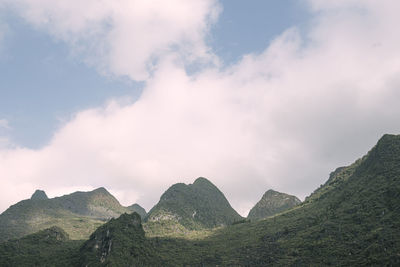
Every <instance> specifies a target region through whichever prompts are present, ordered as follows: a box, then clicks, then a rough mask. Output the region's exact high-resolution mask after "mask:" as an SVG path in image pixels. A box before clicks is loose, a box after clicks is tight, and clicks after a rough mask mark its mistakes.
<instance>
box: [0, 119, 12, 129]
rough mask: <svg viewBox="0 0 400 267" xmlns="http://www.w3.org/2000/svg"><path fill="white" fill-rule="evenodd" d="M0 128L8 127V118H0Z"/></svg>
mask: <svg viewBox="0 0 400 267" xmlns="http://www.w3.org/2000/svg"><path fill="white" fill-rule="evenodd" d="M1 128H3V129H7V130H8V129H10V125H9V123H8V120H6V119H0V129H1Z"/></svg>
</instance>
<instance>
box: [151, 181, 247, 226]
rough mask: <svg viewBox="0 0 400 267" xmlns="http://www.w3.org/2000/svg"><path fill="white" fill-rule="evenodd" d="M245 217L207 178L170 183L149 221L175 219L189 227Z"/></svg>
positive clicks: (225, 222) (226, 223)
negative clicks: (185, 182) (184, 182)
mask: <svg viewBox="0 0 400 267" xmlns="http://www.w3.org/2000/svg"><path fill="white" fill-rule="evenodd" d="M241 219H243V218H242V217H241V216H240V215H239V214H238V213H237V212H236V211H235V210H234V209H233V208H232V207H231V205H230V204H229V202H228V200H227V199H226V198H225V196H224V194H222V192H221V191H220V190H219V189H218V188H217V187H216V186H215V185H214V184H212V183H211V182H210V181H209V180H207V179H206V178H202V177H200V178H198V179H196V180H195V181H194V183H193V184H189V185H186V184H183V183H178V184H174V185H173V186H171V187H170V188H169V189H168V190H167V191H166V192H165V193H164V194H163V195H162V196H161V198H160V201H159V202H158V203H157V205H155V206H154V207H153V208H152V209H151V210H150V211H149V213H148V215H147V218H146V221H147V222H159V221H175V222H179V224H181V225H183V226H184V227H186V228H187V229H202V228H213V227H217V226H223V225H229V224H232V223H233V222H235V221H238V220H241Z"/></svg>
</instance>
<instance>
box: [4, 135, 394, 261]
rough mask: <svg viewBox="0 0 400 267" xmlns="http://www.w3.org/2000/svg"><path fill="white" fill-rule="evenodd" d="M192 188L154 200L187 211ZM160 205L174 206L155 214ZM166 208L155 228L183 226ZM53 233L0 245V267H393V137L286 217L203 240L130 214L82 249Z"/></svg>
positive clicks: (104, 228)
mask: <svg viewBox="0 0 400 267" xmlns="http://www.w3.org/2000/svg"><path fill="white" fill-rule="evenodd" d="M196 181H197V180H196ZM199 182H200V185H201V186H200V187H201V188H203V186H204V184H205V186H204V188H208V187H209V186H210V185H209V184H208V183H209V182H208V181H207V180H200V181H199ZM195 183H196V182H195ZM193 186H194V184H193V185H183V184H180V185H179V186H178V187H177V186H176V185H174V186H172V187H171V188H172V189H173V190H167V192H166V193H165V194H166V196H164V195H163V197H162V198H161V199H160V202H164V201H165V202H167V203H174V204H176V205H177V206H178V207H182V206H183V207H184V208H182V210H183V211H186V210H188V211H190V210H189V208H187V206H189V207H191V206H190V205H187V206H186V205H182V204H181V203H182V199H184V200H187V201H189V202H190V197H188V196H187V195H188V192H189V193H193V194H194V196H192V197H193V198H195V199H198V200H199V199H202V197H199V196H198V197H199V198H196V197H195V196H197V193H199V191H197V189H196V190H192V189H193V188H192V187H193ZM187 187H189V188H191V189H189V190H188V189H187ZM171 188H170V189H171ZM204 188H203V189H204ZM200 191H201V190H200ZM201 192H202V193H207V192H208V193H209V190H205V191H201ZM167 193H168V194H167ZM211 195H212V194H211ZM171 199H179V200H180V201H176V200H174V201H171V202H170V201H169V200H171ZM214 200H215V199H214ZM202 201H203V200H199V202H200V203H201V202H202ZM166 207H168V208H169V207H175V205H166V206H165V207H164V204H163V205H160V207H159V208H160V209H159V210H161V211H164V209H166ZM161 208H162V209H161ZM175 208H176V207H175ZM191 208H193V207H191ZM196 208H197V207H196ZM171 210H173V209H169V210H168V212H169V213H163V212H161V213H155V215H156V216H158V217H156V218H159V219H158V221H157V222H159V223H160V224H159V226H160V227H162V226H163V224H162V222H165V220H164V219H165V218H166V219H168V220H171V219H170V218H172V219H176V220H177V221H179V219H181V221H184V220H182V218H183V215H184V214H185V213H184V212H182V210H177V211H179V212H181V213H177V211H175V213H173V211H171ZM188 211H187V212H186V214H187V213H188ZM151 213H152V212H149V214H150V215H151ZM188 214H192V213H188ZM196 214H197V213H196ZM163 216H164V217H163ZM189 219H190V218H189ZM192 219H193V217H192ZM168 220H167V221H168ZM191 223H192V224H200V222H191ZM167 225H168V224H167ZM55 231H56V233H55V234H52V233H46V231H44V232H39V233H38V234H34V235H30V236H27V237H24V238H22V239H19V240H13V241H8V242H6V243H3V244H0V266H3V265H4V266H35V265H36V266H37V265H40V264H39V263H40V262H44V263H47V265H48V266H52V264H51V263H52V262H54V259H58V256H59V258H60V263H62V264H60V266H330V265H331V266H400V253H399V251H400V136H399V135H397V136H394V135H384V136H383V137H382V138H381V139H380V140H379V141H378V143H377V145H376V146H375V147H374V148H373V149H371V150H370V151H369V152H368V154H367V155H366V156H364V157H362V158H361V159H359V160H357V161H356V162H355V163H353V164H351V165H350V166H347V167H341V168H339V169H337V170H335V171H334V172H333V173H331V175H330V177H329V179H328V181H327V182H326V183H325V184H324V185H322V186H321V187H320V188H318V189H316V190H315V191H314V193H313V194H311V195H310V196H309V197H308V198H307V199H306V200H305V201H304V202H303V203H301V204H299V205H297V206H295V207H293V208H292V209H290V210H288V211H287V212H282V213H280V214H277V215H276V216H272V217H268V218H266V219H264V220H260V221H248V220H247V221H246V220H242V221H236V222H235V224H232V225H227V226H226V227H220V228H214V229H212V230H207V231H212V234H211V235H208V236H206V237H202V238H194V239H188V238H185V237H184V236H183V237H180V238H174V237H171V236H170V237H165V236H164V237H163V236H157V237H150V238H149V237H148V236H147V233H146V234H145V233H144V231H143V228H142V224H141V222H140V216H139V215H138V214H136V213H133V214H130V215H128V214H124V215H122V216H121V217H120V218H118V219H112V220H110V221H109V222H108V223H106V224H104V225H103V226H101V227H100V228H98V230H96V232H95V233H93V234H92V235H91V237H90V239H89V240H87V241H86V242H85V243H84V244H83V245H80V244H78V243H71V241H70V240H67V239H66V238H64V236H65V234H58V232H60V233H61V231H60V230H55ZM43 233H45V234H43ZM57 236H60V238H58V239H59V240H58V241H57ZM47 240H49V241H47ZM47 242H48V243H47ZM36 243H37V244H38V247H39V248H40V249H38V248H37V247H34V246H33V244H36ZM57 255H58V256H57ZM41 265H46V264H41Z"/></svg>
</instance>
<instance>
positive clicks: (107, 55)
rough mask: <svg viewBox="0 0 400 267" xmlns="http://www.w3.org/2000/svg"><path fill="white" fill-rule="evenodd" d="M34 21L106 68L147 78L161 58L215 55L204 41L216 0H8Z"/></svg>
mask: <svg viewBox="0 0 400 267" xmlns="http://www.w3.org/2000/svg"><path fill="white" fill-rule="evenodd" d="M3 2H4V3H6V4H7V5H8V6H10V7H12V8H13V9H14V10H15V11H16V12H17V13H18V14H20V15H21V16H22V17H23V18H24V19H26V20H27V21H28V22H29V23H32V24H33V25H34V26H35V27H37V28H38V29H41V30H45V31H48V32H49V33H51V34H52V35H53V36H54V37H55V38H57V39H60V40H63V41H66V42H67V43H69V44H70V45H71V46H72V48H73V51H74V52H75V53H77V54H78V55H80V56H84V57H85V58H86V61H87V62H88V63H89V64H93V65H94V66H96V67H97V68H99V70H101V71H102V72H104V73H111V74H114V75H127V76H129V77H131V78H132V79H135V80H145V79H146V78H148V76H149V74H150V73H151V72H152V70H153V68H154V66H155V64H156V62H157V61H158V60H160V59H162V58H163V57H165V56H169V55H171V54H178V55H179V56H180V57H181V58H182V59H183V60H184V61H185V62H187V63H191V62H193V61H196V62H208V63H210V62H211V63H212V62H214V61H215V59H216V58H215V57H214V56H213V55H212V53H211V52H210V51H209V48H208V47H207V46H206V44H205V39H206V34H207V32H208V29H209V27H210V26H211V25H212V24H213V23H214V22H215V21H216V19H217V17H218V14H219V11H220V8H219V5H218V3H217V1H216V0H195V1H186V0H170V1H160V0H151V1H142V0H118V1H116V0H101V1H98V0H86V1H78V0H59V1H53V0H3Z"/></svg>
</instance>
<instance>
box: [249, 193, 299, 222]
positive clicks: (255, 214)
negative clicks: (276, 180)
mask: <svg viewBox="0 0 400 267" xmlns="http://www.w3.org/2000/svg"><path fill="white" fill-rule="evenodd" d="M300 203H301V201H300V200H299V199H298V198H297V197H295V196H291V195H288V194H285V193H280V192H277V191H274V190H268V191H267V192H265V194H264V195H263V196H262V198H261V200H260V201H259V202H258V203H257V204H256V205H255V206H254V207H253V208H252V209H251V210H250V212H249V215H248V216H247V218H249V219H252V220H259V219H264V218H267V217H270V216H273V215H275V214H278V213H281V212H283V211H286V210H288V209H291V208H293V207H295V206H297V205H298V204H300Z"/></svg>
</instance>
